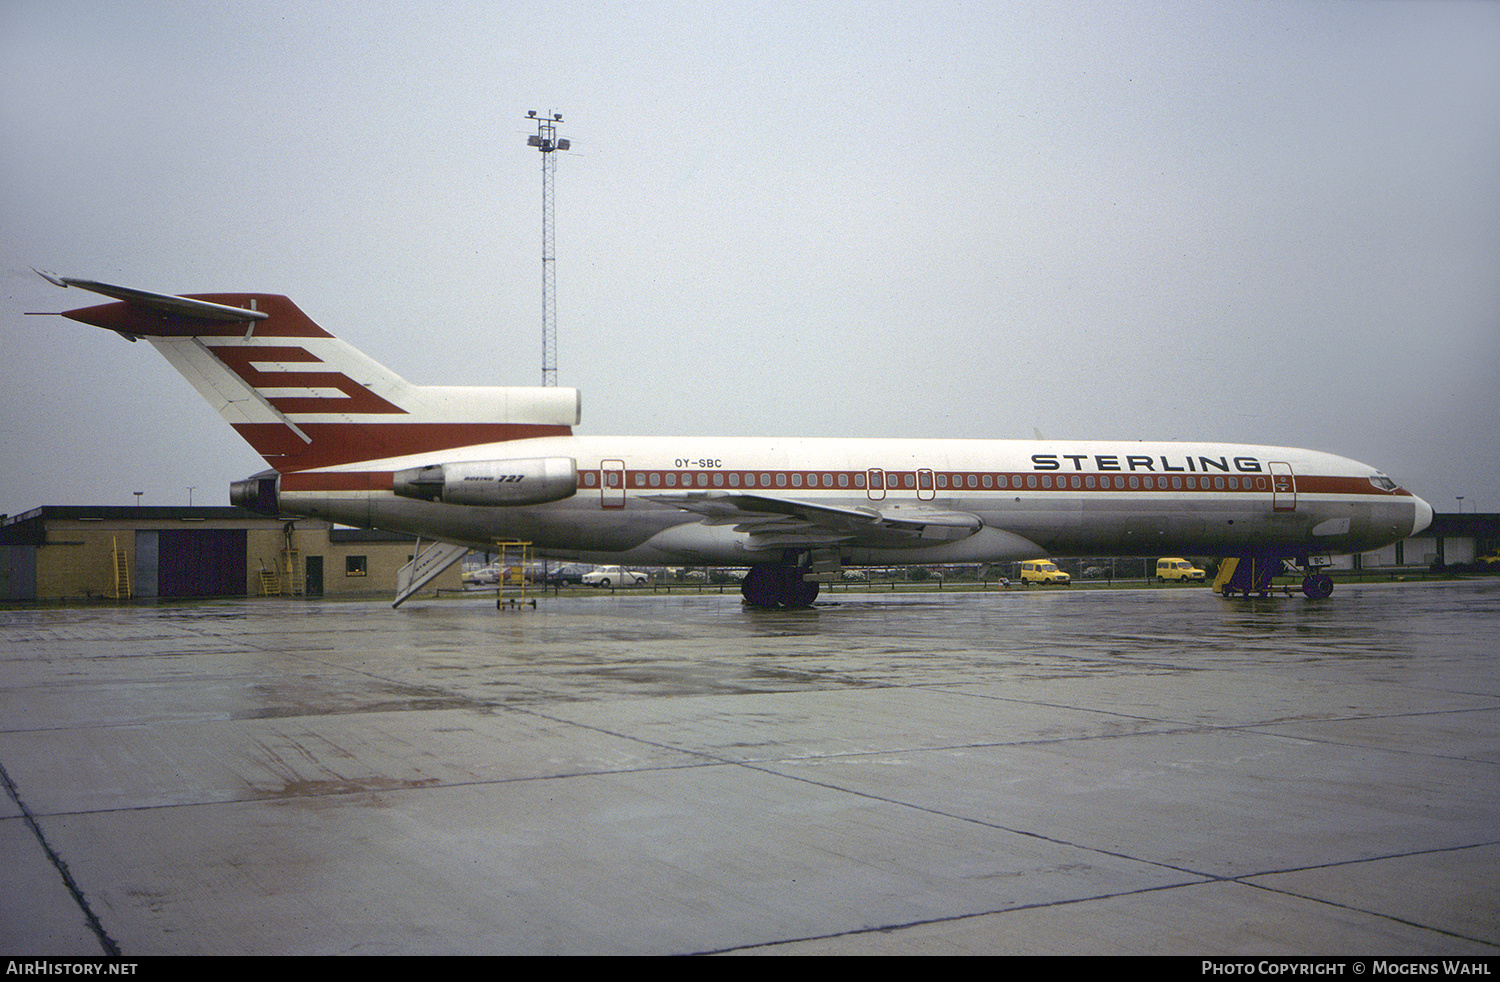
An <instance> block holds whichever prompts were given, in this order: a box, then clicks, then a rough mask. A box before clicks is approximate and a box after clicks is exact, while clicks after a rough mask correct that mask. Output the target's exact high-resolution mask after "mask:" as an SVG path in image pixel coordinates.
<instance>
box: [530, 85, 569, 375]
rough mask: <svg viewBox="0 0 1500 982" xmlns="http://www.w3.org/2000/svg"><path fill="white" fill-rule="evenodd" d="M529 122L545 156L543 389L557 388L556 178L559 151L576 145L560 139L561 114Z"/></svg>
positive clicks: (533, 115) (535, 117)
mask: <svg viewBox="0 0 1500 982" xmlns="http://www.w3.org/2000/svg"><path fill="white" fill-rule="evenodd" d="M526 118H528V119H533V120H536V133H535V135H533V136H530V137H527V138H526V145H527V146H528V147H536V148H537V150H539V151H541V154H542V385H544V386H556V385H557V276H556V273H555V272H554V267H555V266H556V262H557V257H556V256H555V255H554V254H553V232H552V227H553V223H552V174H553V172H554V171H556V170H557V161H556V158H555V157H554V156H553V154H554V152H555V151H558V150H567V149H568V148H569V147H570V146H572V144H571V143H570V142H569V141H567V140H562V139H558V136H557V124H558V123H561V122H562V114H561V113H553V114H552V118H551V119H548V118H547V117H546V116H538V115H537V113H536V110H535V109H533V110H531V111H530V112H528V113H527V114H526Z"/></svg>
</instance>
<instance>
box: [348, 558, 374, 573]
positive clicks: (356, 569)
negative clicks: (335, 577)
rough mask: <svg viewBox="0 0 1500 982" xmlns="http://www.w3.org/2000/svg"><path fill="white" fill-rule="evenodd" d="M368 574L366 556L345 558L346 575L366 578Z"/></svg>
mask: <svg viewBox="0 0 1500 982" xmlns="http://www.w3.org/2000/svg"><path fill="white" fill-rule="evenodd" d="M367 572H368V569H367V566H366V563H365V557H364V556H345V557H344V575H345V576H364V575H365V574H366V573H367Z"/></svg>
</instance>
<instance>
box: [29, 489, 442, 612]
mask: <svg viewBox="0 0 1500 982" xmlns="http://www.w3.org/2000/svg"><path fill="white" fill-rule="evenodd" d="M415 546H416V541H415V540H414V539H413V538H411V537H410V536H405V535H396V534H393V533H389V532H378V531H373V530H370V529H348V528H336V527H334V526H333V525H332V524H331V523H329V522H326V521H321V520H317V519H307V518H298V519H291V518H274V517H266V516H264V515H257V514H254V513H253V512H248V511H245V510H244V509H241V508H225V507H220V508H163V507H134V508H132V507H129V506H125V507H101V506H82V507H45V508H37V509H34V510H33V511H29V512H26V513H25V514H23V515H17V516H14V517H8V518H6V519H5V520H4V522H3V524H0V601H4V600H13V601H14V600H21V601H24V600H90V599H96V600H129V599H153V598H160V599H176V598H190V597H260V596H296V597H309V598H317V597H354V596H371V597H390V596H392V594H393V593H394V591H395V584H396V572H397V570H399V569H400V568H401V567H402V566H404V565H406V563H408V562H409V561H410V560H411V557H412V553H413V552H414V551H415V549H414V547H415ZM461 588H462V584H461V582H460V573H459V569H458V567H457V566H454V567H452V568H451V569H449V570H447V571H446V572H444V573H443V574H442V575H441V576H439V577H438V578H437V579H436V580H435V581H433V583H432V584H430V585H429V587H428V591H429V592H431V591H432V590H435V589H437V590H459V589H461Z"/></svg>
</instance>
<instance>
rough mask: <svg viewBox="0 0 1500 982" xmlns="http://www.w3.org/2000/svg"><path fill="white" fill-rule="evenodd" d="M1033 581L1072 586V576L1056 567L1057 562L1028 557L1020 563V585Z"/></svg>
mask: <svg viewBox="0 0 1500 982" xmlns="http://www.w3.org/2000/svg"><path fill="white" fill-rule="evenodd" d="M1033 583H1061V584H1062V585H1063V586H1072V585H1073V578H1072V577H1071V576H1069V575H1068V574H1067V573H1064V572H1063V571H1062V570H1060V569H1058V568H1057V564H1056V563H1054V562H1053V561H1052V560H1050V559H1029V560H1027V561H1026V562H1024V563H1022V564H1021V585H1022V586H1030V585H1031V584H1033Z"/></svg>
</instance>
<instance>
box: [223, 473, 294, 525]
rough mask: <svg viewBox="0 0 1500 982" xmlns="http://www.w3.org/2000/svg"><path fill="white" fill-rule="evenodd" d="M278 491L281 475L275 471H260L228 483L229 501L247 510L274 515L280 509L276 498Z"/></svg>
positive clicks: (279, 489)
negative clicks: (241, 479)
mask: <svg viewBox="0 0 1500 982" xmlns="http://www.w3.org/2000/svg"><path fill="white" fill-rule="evenodd" d="M280 491H281V475H280V474H278V473H276V472H275V471H261V472H260V473H259V474H255V475H253V476H251V477H247V478H245V479H244V480H243V481H235V482H234V483H232V484H230V485H229V503H230V504H231V505H235V506H238V507H240V508H244V509H245V510H247V511H253V512H259V513H261V514H263V515H275V514H277V513H278V512H279V511H280V510H281V509H280V502H279V501H278V500H277V496H278V494H279V493H280Z"/></svg>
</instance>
